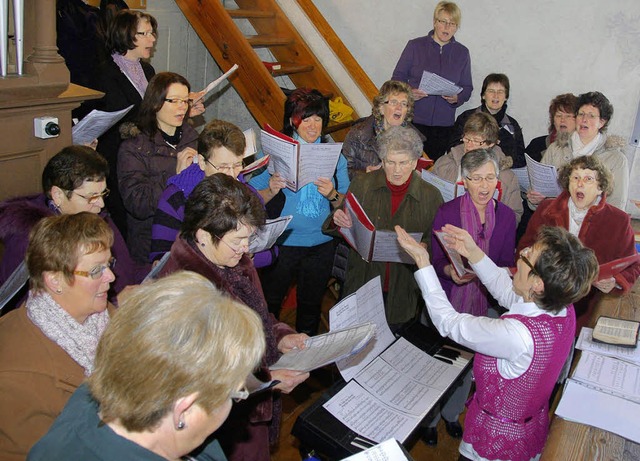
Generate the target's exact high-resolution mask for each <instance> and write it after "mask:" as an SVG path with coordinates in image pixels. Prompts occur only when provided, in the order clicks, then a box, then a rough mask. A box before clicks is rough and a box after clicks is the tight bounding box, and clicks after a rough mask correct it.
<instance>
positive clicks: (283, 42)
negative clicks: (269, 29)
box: [247, 35, 293, 48]
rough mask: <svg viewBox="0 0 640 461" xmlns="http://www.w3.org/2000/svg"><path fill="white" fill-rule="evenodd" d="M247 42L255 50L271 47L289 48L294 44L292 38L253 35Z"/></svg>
mask: <svg viewBox="0 0 640 461" xmlns="http://www.w3.org/2000/svg"><path fill="white" fill-rule="evenodd" d="M247 42H249V45H251V46H252V47H254V48H258V47H265V46H266V47H269V46H287V45H291V44H292V43H293V39H292V38H291V37H279V36H276V35H251V36H248V37H247Z"/></svg>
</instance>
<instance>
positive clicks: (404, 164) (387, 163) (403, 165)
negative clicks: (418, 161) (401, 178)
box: [382, 160, 414, 170]
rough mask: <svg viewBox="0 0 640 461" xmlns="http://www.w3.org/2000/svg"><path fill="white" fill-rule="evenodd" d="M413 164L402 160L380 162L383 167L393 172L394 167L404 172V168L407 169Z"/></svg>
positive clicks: (410, 161)
mask: <svg viewBox="0 0 640 461" xmlns="http://www.w3.org/2000/svg"><path fill="white" fill-rule="evenodd" d="M413 162H414V161H413V160H403V161H402V162H390V161H388V160H383V161H382V163H384V166H386V167H388V168H391V169H392V170H395V169H396V167H398V168H400V169H401V170H404V169H405V168H409V167H410V166H411V165H412V164H413Z"/></svg>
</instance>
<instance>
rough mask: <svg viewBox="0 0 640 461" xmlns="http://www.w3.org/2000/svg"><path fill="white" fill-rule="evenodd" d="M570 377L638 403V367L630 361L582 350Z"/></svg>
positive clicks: (639, 374)
mask: <svg viewBox="0 0 640 461" xmlns="http://www.w3.org/2000/svg"><path fill="white" fill-rule="evenodd" d="M571 379H573V380H574V381H579V382H581V383H584V384H586V385H589V386H591V387H593V388H595V389H598V390H600V391H602V392H605V393H608V394H611V395H615V396H617V397H621V398H623V399H627V400H630V401H632V402H635V403H640V367H639V366H637V365H634V364H632V363H629V362H623V361H622V360H618V359H614V358H613V357H606V356H604V355H600V354H594V353H592V352H586V351H583V352H582V355H581V356H580V361H579V362H578V366H577V367H576V369H575V371H574V373H573V376H572V377H571Z"/></svg>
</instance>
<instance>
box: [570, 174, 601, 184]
mask: <svg viewBox="0 0 640 461" xmlns="http://www.w3.org/2000/svg"><path fill="white" fill-rule="evenodd" d="M580 181H582V184H585V185H591V184H595V182H596V181H597V179H596V178H594V177H593V176H578V175H577V174H574V175H571V176H570V177H569V182H580Z"/></svg>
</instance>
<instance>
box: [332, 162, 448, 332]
mask: <svg viewBox="0 0 640 461" xmlns="http://www.w3.org/2000/svg"><path fill="white" fill-rule="evenodd" d="M412 175H413V176H412V178H411V184H410V185H409V189H408V190H407V194H406V195H405V197H404V199H403V200H402V203H400V206H399V207H398V210H397V211H396V213H395V215H394V216H393V217H392V216H391V191H390V190H389V188H388V187H387V184H386V179H385V174H384V171H383V170H382V169H379V170H376V171H373V172H371V173H367V174H363V175H357V176H356V177H354V179H353V181H352V182H351V185H350V186H349V191H350V192H351V193H352V194H353V195H355V196H356V198H357V199H358V201H359V202H360V204H361V205H362V208H364V210H365V212H366V213H367V215H368V216H369V219H371V222H373V224H374V226H376V229H386V230H393V228H394V226H395V225H400V226H402V227H403V228H404V229H405V230H406V231H407V232H422V242H424V243H425V244H426V245H427V248H429V253H431V248H430V247H431V225H432V223H433V218H434V217H435V215H436V211H437V210H438V208H439V207H440V205H441V204H442V196H441V195H440V192H439V191H438V189H436V188H435V187H433V186H432V185H430V184H428V183H427V182H426V181H424V180H422V178H420V175H419V174H418V173H416V172H413V173H412ZM322 229H323V231H324V232H326V233H330V234H333V235H337V231H336V230H335V226H333V216H329V218H327V220H326V221H325V223H324V225H323V227H322ZM389 264H390V267H389V284H388V285H389V291H388V295H387V300H386V303H385V309H386V314H387V322H389V324H402V323H406V322H408V321H410V320H412V319H413V318H415V317H416V316H417V313H418V306H419V305H420V304H419V303H420V302H421V299H422V296H421V295H420V289H419V288H418V285H417V284H416V282H415V279H414V278H413V273H414V271H415V270H416V267H415V266H414V265H412V264H411V265H410V264H401V263H389ZM386 265H387V263H384V262H370V263H367V262H366V261H365V260H364V259H362V257H361V256H360V255H359V254H358V253H357V252H356V251H355V250H353V249H351V250H350V251H349V258H348V261H347V274H346V279H345V282H344V287H343V296H346V295H349V294H351V293H353V292H355V291H356V290H357V289H358V288H360V287H361V286H363V285H364V284H365V283H367V282H368V281H369V280H372V279H374V278H375V277H377V276H380V279H381V283H382V286H383V287H384V285H385V283H384V279H385V272H386Z"/></svg>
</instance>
